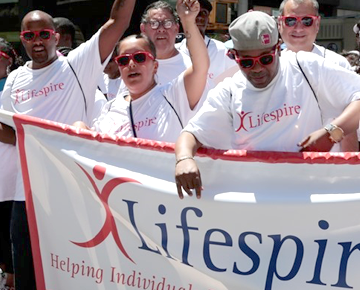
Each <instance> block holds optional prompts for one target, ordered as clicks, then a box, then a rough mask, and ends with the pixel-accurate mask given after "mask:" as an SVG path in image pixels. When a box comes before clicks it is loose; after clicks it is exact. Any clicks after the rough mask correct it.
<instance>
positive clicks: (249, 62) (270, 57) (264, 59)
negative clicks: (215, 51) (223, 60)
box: [227, 49, 276, 69]
mask: <svg viewBox="0 0 360 290" xmlns="http://www.w3.org/2000/svg"><path fill="white" fill-rule="evenodd" d="M275 54H276V49H275V51H274V52H272V53H268V54H264V55H260V56H257V57H239V55H238V53H237V51H236V50H234V49H230V50H229V51H228V52H227V56H228V57H230V58H231V59H233V60H235V61H236V62H237V63H238V64H240V66H241V67H242V68H244V69H251V68H253V67H254V66H255V64H256V63H257V62H258V63H260V64H261V65H269V64H272V63H273V61H274V58H275Z"/></svg>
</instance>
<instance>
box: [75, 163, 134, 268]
mask: <svg viewBox="0 0 360 290" xmlns="http://www.w3.org/2000/svg"><path fill="white" fill-rule="evenodd" d="M78 166H79V167H80V168H81V170H82V171H83V172H84V173H85V175H86V176H87V178H88V179H89V181H90V182H91V185H92V187H93V188H94V190H95V193H96V195H97V196H98V197H99V199H100V201H101V203H102V204H103V206H104V208H105V211H106V219H105V222H104V225H103V226H102V228H101V229H100V231H99V232H98V233H97V234H96V235H95V237H93V238H92V239H91V240H89V241H87V242H83V243H77V242H73V241H71V242H72V243H74V244H75V245H77V246H79V247H83V248H92V247H96V246H97V245H99V244H100V243H102V242H103V241H104V240H105V239H106V238H107V236H108V235H109V234H110V233H111V234H112V236H113V238H114V240H115V243H116V245H117V246H118V248H119V249H120V251H121V252H122V253H123V254H124V256H125V257H126V258H128V259H129V260H130V261H131V262H133V263H134V261H133V260H132V259H131V258H130V256H129V255H128V254H127V252H126V251H125V249H124V247H123V245H122V243H121V240H120V237H119V233H118V230H117V228H116V224H115V219H114V216H113V215H112V213H111V209H110V207H109V205H108V200H109V197H110V194H111V192H112V191H113V190H114V188H115V187H117V186H118V185H120V184H122V183H125V182H135V183H140V182H138V181H136V180H134V179H131V178H126V177H117V178H114V179H111V180H109V181H108V182H107V183H106V184H105V186H104V188H103V189H102V190H101V193H100V191H99V189H98V187H97V186H96V184H95V181H94V179H93V178H92V177H91V176H90V175H89V173H87V172H86V171H85V169H84V168H82V167H81V165H79V164H78ZM105 172H106V168H105V167H103V166H100V165H96V166H95V167H94V169H93V173H94V175H95V177H96V178H97V179H98V180H102V179H103V178H104V176H105Z"/></svg>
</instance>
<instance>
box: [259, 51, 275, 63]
mask: <svg viewBox="0 0 360 290" xmlns="http://www.w3.org/2000/svg"><path fill="white" fill-rule="evenodd" d="M273 60H274V58H273V56H272V55H270V54H269V55H265V56H263V57H261V58H260V62H261V64H263V65H268V64H271V63H272V62H273Z"/></svg>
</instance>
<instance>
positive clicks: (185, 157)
mask: <svg viewBox="0 0 360 290" xmlns="http://www.w3.org/2000/svg"><path fill="white" fill-rule="evenodd" d="M186 159H192V160H194V157H192V156H184V157H181V158H179V159H178V160H176V163H175V166H176V165H178V163H180V162H181V161H184V160H186Z"/></svg>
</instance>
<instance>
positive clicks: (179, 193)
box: [176, 181, 184, 199]
mask: <svg viewBox="0 0 360 290" xmlns="http://www.w3.org/2000/svg"><path fill="white" fill-rule="evenodd" d="M176 188H177V192H178V196H179V197H180V199H183V198H184V195H183V192H182V189H181V184H180V182H178V181H177V182H176Z"/></svg>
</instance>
